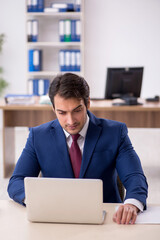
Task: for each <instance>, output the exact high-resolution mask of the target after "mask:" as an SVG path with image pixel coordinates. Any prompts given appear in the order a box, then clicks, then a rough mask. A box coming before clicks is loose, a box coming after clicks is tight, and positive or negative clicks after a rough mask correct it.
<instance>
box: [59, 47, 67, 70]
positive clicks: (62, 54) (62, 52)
mask: <svg viewBox="0 0 160 240" xmlns="http://www.w3.org/2000/svg"><path fill="white" fill-rule="evenodd" d="M59 66H60V71H61V72H64V71H66V68H65V50H60V51H59Z"/></svg>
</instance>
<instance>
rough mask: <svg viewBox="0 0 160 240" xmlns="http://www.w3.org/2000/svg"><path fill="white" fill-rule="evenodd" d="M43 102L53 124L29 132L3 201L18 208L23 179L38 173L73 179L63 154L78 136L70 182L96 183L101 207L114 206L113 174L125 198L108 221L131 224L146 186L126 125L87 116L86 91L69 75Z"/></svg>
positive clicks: (84, 85)
mask: <svg viewBox="0 0 160 240" xmlns="http://www.w3.org/2000/svg"><path fill="white" fill-rule="evenodd" d="M49 97H50V100H51V102H52V105H53V110H54V112H55V114H56V116H57V119H56V120H54V121H51V122H48V123H45V124H42V125H40V126H37V127H34V128H32V129H31V130H30V133H29V137H28V139H27V143H26V146H25V148H24V150H23V152H22V154H21V156H20V158H19V160H18V162H17V165H16V167H15V170H14V172H13V175H12V177H11V179H10V181H9V185H8V193H9V196H10V197H11V198H13V200H15V201H16V202H18V203H20V204H24V199H25V191H24V178H25V177H27V176H31V177H35V176H38V175H39V173H40V172H41V173H42V176H43V177H54V178H74V177H75V176H76V174H75V172H74V161H75V160H74V159H73V160H72V161H71V158H70V154H69V151H70V148H71V145H72V135H76V134H77V133H78V134H79V138H78V140H77V143H78V147H79V149H80V153H81V154H82V162H81V165H80V170H79V173H78V176H76V177H79V178H92V179H102V180H103V197H104V199H103V200H104V202H112V203H120V202H121V198H120V195H119V191H118V187H117V173H118V175H119V177H120V179H121V181H122V183H123V185H124V187H125V189H126V197H125V201H124V204H122V205H121V206H120V207H119V209H118V210H117V212H116V213H115V214H114V216H113V220H114V221H115V222H117V223H119V224H120V223H121V224H128V223H129V222H131V223H132V224H133V223H135V220H136V217H137V212H138V211H143V209H144V208H145V207H146V198H147V182H146V178H145V176H144V173H143V170H142V167H141V163H140V160H139V158H138V156H137V154H136V152H135V151H134V149H133V147H132V144H131V141H130V139H129V137H128V135H127V127H126V125H125V124H124V123H120V122H116V121H112V120H107V119H100V118H97V117H95V116H94V115H93V114H92V113H91V112H89V110H88V109H89V106H90V98H89V86H88V84H87V82H86V81H85V80H84V79H83V78H82V77H79V76H77V75H75V74H71V73H66V74H64V75H59V76H57V77H55V79H54V80H53V82H52V83H51V85H50V89H49Z"/></svg>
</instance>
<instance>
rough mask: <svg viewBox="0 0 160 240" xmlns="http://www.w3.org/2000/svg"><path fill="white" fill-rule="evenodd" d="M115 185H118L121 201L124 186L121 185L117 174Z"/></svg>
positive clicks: (123, 194)
mask: <svg viewBox="0 0 160 240" xmlns="http://www.w3.org/2000/svg"><path fill="white" fill-rule="evenodd" d="M117 185H118V190H119V195H120V197H121V200H122V202H123V201H124V197H125V189H124V186H123V184H122V182H121V180H120V178H119V176H117Z"/></svg>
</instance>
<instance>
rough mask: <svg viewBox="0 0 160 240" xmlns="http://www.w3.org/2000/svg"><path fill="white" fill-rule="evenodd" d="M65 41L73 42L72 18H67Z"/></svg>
mask: <svg viewBox="0 0 160 240" xmlns="http://www.w3.org/2000/svg"><path fill="white" fill-rule="evenodd" d="M65 42H71V20H69V19H66V20H65Z"/></svg>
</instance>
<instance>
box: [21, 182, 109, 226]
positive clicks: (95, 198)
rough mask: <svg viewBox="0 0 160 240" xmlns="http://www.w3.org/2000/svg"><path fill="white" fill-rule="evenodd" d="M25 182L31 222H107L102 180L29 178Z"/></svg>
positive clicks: (28, 215) (28, 214)
mask: <svg viewBox="0 0 160 240" xmlns="http://www.w3.org/2000/svg"><path fill="white" fill-rule="evenodd" d="M24 183H25V195H26V207H27V219H28V220H29V221H32V222H55V223H84V224H102V223H103V222H104V218H105V211H103V185H102V180H99V179H72V178H40V177H39V178H38V177H36V178H35V177H26V178H25V179H24Z"/></svg>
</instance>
